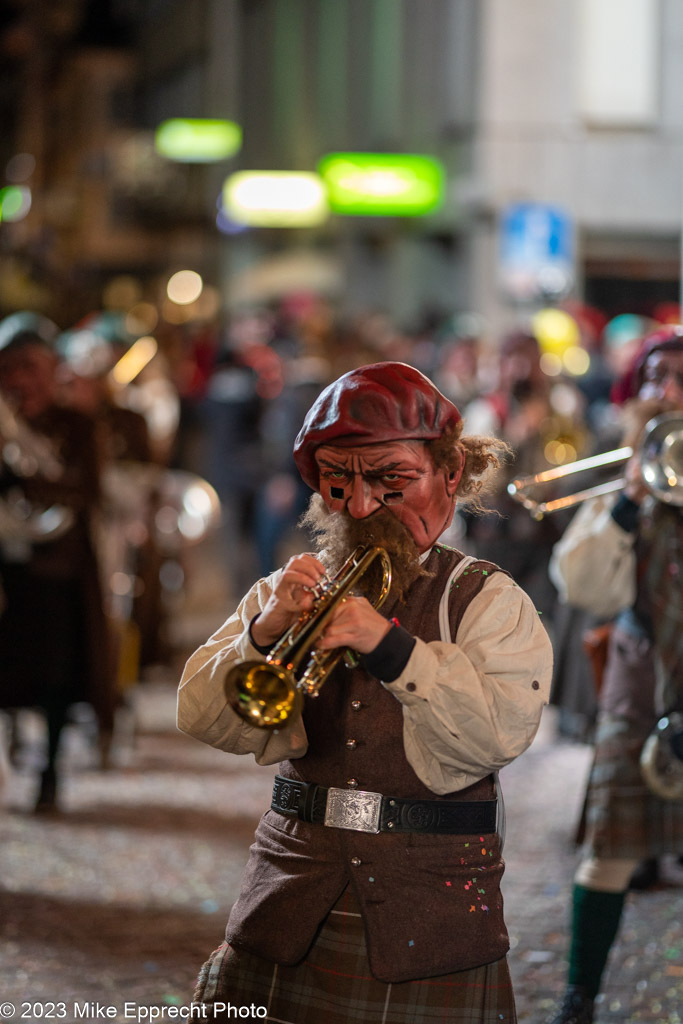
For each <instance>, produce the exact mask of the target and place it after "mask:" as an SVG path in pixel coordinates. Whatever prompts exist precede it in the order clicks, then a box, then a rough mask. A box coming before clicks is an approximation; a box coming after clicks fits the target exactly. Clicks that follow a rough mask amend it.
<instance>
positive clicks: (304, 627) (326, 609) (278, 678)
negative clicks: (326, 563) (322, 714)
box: [224, 545, 391, 729]
mask: <svg viewBox="0 0 683 1024" xmlns="http://www.w3.org/2000/svg"><path fill="white" fill-rule="evenodd" d="M377 558H379V559H380V560H381V563H382V583H381V587H380V592H379V594H378V596H377V597H376V599H375V601H374V607H375V608H376V609H377V608H380V607H381V605H382V604H383V603H384V601H385V599H386V597H387V594H388V593H389V588H390V586H391V561H390V559H389V556H388V554H387V552H386V551H385V550H384V548H380V547H368V548H364V547H363V546H362V545H359V547H357V548H356V550H355V551H354V552H353V554H352V555H351V556H350V557H349V558H348V559H347V560H346V562H344V564H343V565H342V567H341V568H340V569H339V571H338V572H337V574H336V575H335V576H333V577H332V578H331V579H327V578H325V579H323V580H322V581H321V583H319V584H318V585H317V587H316V588H315V589H314V591H313V594H314V604H313V607H312V608H311V609H310V611H307V612H304V614H303V615H302V616H301V617H300V618H299V620H298V621H297V622H295V624H294V625H293V626H292V627H291V629H289V630H288V631H287V632H286V633H285V634H284V636H283V637H281V638H280V640H278V642H277V643H276V644H275V646H274V647H273V649H272V650H271V652H270V653H269V655H268V657H267V658H266V660H265V661H243V662H240V663H239V664H237V665H234V666H233V667H232V668H231V669H230V670H229V672H228V673H227V675H226V678H225V683H224V688H225V695H226V697H227V700H228V703H229V704H230V706H231V707H232V708H233V709H234V711H236V712H237V714H238V715H239V716H240V717H241V718H244V719H245V720H246V721H247V722H250V723H251V724H252V725H256V726H259V727H260V728H262V729H276V728H277V727H278V726H280V725H284V723H285V722H286V721H287V719H288V718H289V717H290V715H292V713H293V712H294V711H295V710H297V709H298V708H299V707H300V706H301V701H302V694H304V693H305V694H308V696H310V697H317V696H318V694H319V692H320V687H321V686H322V684H323V683H324V682H325V680H326V679H327V677H328V676H329V674H330V673H331V672H332V669H333V668H334V667H335V666H336V665H337V664H338V662H339V661H340V660H341V658H345V660H346V663H347V664H348V665H349V666H352V665H354V664H355V663H356V655H355V654H354V652H351V651H349V650H348V649H344V648H335V649H333V650H329V651H318V650H316V648H315V641H316V639H317V638H318V637H319V636H320V634H321V633H322V631H323V630H324V629H325V626H326V625H327V623H328V622H329V620H330V618H331V617H332V614H333V613H334V611H335V609H336V607H337V605H338V604H339V603H340V602H341V601H342V600H343V599H344V598H345V597H346V595H347V594H348V593H349V592H350V591H351V590H352V588H353V587H354V586H355V585H356V584H357V583H358V581H359V580H360V579H361V577H362V576H364V575H365V573H366V572H367V571H368V569H369V568H370V566H371V564H372V563H373V562H374V561H375V560H376V559H377Z"/></svg>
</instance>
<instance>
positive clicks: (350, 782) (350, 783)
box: [346, 779, 358, 789]
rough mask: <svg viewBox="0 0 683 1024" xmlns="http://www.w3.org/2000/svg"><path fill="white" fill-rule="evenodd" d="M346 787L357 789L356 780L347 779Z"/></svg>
mask: <svg viewBox="0 0 683 1024" xmlns="http://www.w3.org/2000/svg"><path fill="white" fill-rule="evenodd" d="M346 785H347V786H348V787H349V788H350V789H358V779H347V782H346Z"/></svg>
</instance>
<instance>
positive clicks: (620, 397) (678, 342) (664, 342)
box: [610, 324, 683, 405]
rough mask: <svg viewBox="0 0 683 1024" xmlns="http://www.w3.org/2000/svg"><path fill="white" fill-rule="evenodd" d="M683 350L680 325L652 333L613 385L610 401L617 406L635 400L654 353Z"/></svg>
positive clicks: (661, 328) (668, 326)
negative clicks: (631, 399) (646, 367)
mask: <svg viewBox="0 0 683 1024" xmlns="http://www.w3.org/2000/svg"><path fill="white" fill-rule="evenodd" d="M681 350H683V327H682V326H681V325H680V324H668V325H667V326H665V327H658V328H657V330H656V331H652V333H651V334H648V335H647V336H646V337H645V338H643V341H642V342H641V345H640V348H639V349H638V351H637V352H636V354H635V356H634V358H633V362H632V363H631V366H630V367H629V368H628V370H627V371H626V373H624V374H623V376H622V377H620V378H619V379H618V380H616V381H615V382H614V384H613V385H612V390H611V392H610V401H611V402H613V403H614V404H615V405H623V403H624V402H627V401H628V400H629V399H630V398H635V397H636V395H637V394H638V392H639V391H640V389H641V387H642V386H643V379H644V377H645V363H646V362H647V361H648V359H649V358H650V356H651V355H652V354H653V353H654V352H680V351H681Z"/></svg>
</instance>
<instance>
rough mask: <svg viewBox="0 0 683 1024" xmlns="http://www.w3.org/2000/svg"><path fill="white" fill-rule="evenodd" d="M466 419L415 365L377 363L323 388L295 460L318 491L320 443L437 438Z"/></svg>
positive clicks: (301, 434) (297, 444) (299, 440)
mask: <svg viewBox="0 0 683 1024" xmlns="http://www.w3.org/2000/svg"><path fill="white" fill-rule="evenodd" d="M460 419H461V416H460V413H459V412H458V410H457V409H456V407H455V406H454V405H453V403H452V402H449V401H448V399H447V398H446V397H445V396H444V395H442V394H441V392H440V391H439V390H438V389H437V388H435V387H434V385H433V384H432V382H431V381H430V380H429V378H427V377H425V375H424V374H423V373H420V371H419V370H416V369H415V368H414V367H413V366H408V365H407V363H372V364H371V365H369V366H360V367H358V369H356V370H351V371H350V372H349V373H345V374H344V375H343V377H340V378H339V380H336V381H334V383H333V384H329V385H328V386H327V387H326V388H325V390H324V391H322V392H321V394H320V395H319V396H318V398H317V399H316V401H315V402H314V403H313V405H312V406H311V408H310V409H309V411H308V413H307V415H306V419H305V420H304V424H303V426H302V428H301V430H300V431H299V434H298V436H297V439H296V441H295V442H294V459H295V461H296V464H297V466H298V467H299V472H300V473H301V476H302V477H303V479H304V481H305V482H306V483H307V484H308V485H309V487H312V488H313V490H317V489H318V482H319V481H318V466H317V463H316V461H315V450H316V448H318V447H319V446H320V445H323V444H335V445H355V444H381V443H383V442H386V441H408V440H413V441H431V440H433V439H434V438H436V437H441V435H442V434H443V433H444V431H446V430H448V429H449V428H453V427H455V426H456V424H458V423H459V422H460Z"/></svg>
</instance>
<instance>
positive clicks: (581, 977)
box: [569, 885, 626, 997]
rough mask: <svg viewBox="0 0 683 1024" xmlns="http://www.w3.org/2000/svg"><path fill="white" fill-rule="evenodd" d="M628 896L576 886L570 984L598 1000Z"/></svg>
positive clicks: (570, 955) (570, 954)
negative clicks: (603, 975)
mask: <svg viewBox="0 0 683 1024" xmlns="http://www.w3.org/2000/svg"><path fill="white" fill-rule="evenodd" d="M625 899H626V893H624V892H597V891H596V890H594V889H585V888H584V887H583V886H582V885H575V886H574V894H573V913H572V943H571V949H570V953H569V984H570V985H582V986H583V987H584V988H585V989H586V990H587V991H588V993H589V995H591V996H593V997H595V996H596V995H597V994H598V992H599V990H600V979H601V978H602V972H603V971H604V969H605V964H606V963H607V957H608V955H609V951H610V948H611V946H612V943H613V942H614V939H615V937H616V934H617V930H618V928H619V921H620V919H621V911H622V909H623V906H624V900H625Z"/></svg>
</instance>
